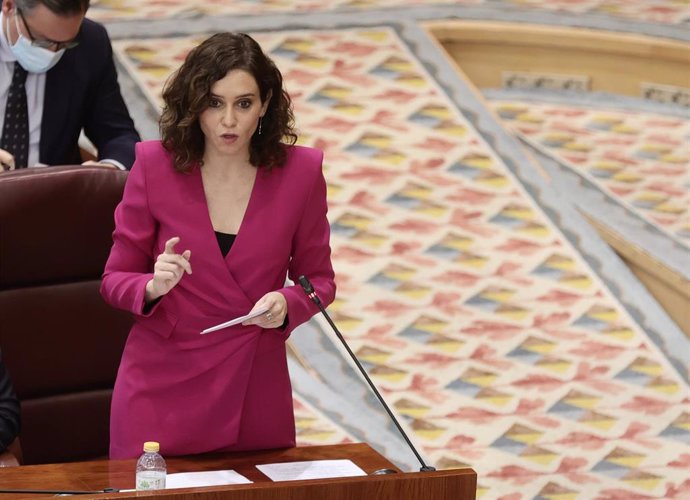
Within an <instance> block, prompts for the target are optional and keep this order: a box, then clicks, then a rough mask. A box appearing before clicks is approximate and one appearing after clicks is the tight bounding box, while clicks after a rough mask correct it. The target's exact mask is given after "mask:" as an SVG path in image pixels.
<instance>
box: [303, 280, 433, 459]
mask: <svg viewBox="0 0 690 500" xmlns="http://www.w3.org/2000/svg"><path fill="white" fill-rule="evenodd" d="M308 295H309V298H311V299H312V301H313V302H314V303H315V304H316V305H317V306H318V307H319V310H320V311H321V313H322V314H323V315H324V316H325V318H326V321H328V324H329V325H331V328H333V331H334V332H335V334H336V335H337V337H338V339H340V342H341V343H342V344H343V346H345V349H347V352H348V354H349V355H350V357H351V358H352V360H353V361H354V362H355V364H356V365H357V368H359V371H360V373H361V374H362V376H363V377H364V379H365V380H366V381H367V383H368V384H369V388H370V389H371V390H372V391H374V394H376V397H377V398H378V400H379V402H380V403H381V405H383V408H384V409H385V410H386V412H387V413H388V416H389V417H390V418H391V420H392V421H393V423H394V424H395V426H396V427H397V428H398V431H399V432H400V435H401V436H402V437H403V438H404V439H405V441H406V442H407V445H408V446H409V447H410V449H411V450H412V452H413V453H414V454H415V456H416V457H417V460H419V463H420V464H422V468H421V469H420V471H422V472H426V471H434V470H436V469H435V468H434V467H432V466H429V465H427V464H425V463H424V460H422V457H421V455H420V454H419V453H418V452H417V449H416V448H415V447H414V445H413V444H412V441H410V438H409V437H407V434H406V433H405V431H404V430H403V428H402V426H401V425H400V423H399V422H398V419H397V418H395V415H393V412H392V411H391V409H390V408H389V407H388V405H387V404H386V401H385V400H384V399H383V397H382V396H381V394H380V393H379V391H378V389H376V386H375V385H374V383H373V382H372V381H371V379H370V378H369V375H368V374H367V372H366V370H365V369H364V367H363V366H362V365H361V363H360V362H359V360H358V359H357V356H355V353H353V352H352V350H351V349H350V346H349V345H348V344H347V342H346V341H345V339H344V338H343V336H342V334H341V333H340V330H338V327H337V326H335V323H333V320H332V319H331V317H330V316H329V314H328V313H327V312H326V309H325V308H324V307H323V305H322V304H321V300H320V299H319V297H318V296H317V295H316V293H315V292H312V293H310V294H308Z"/></svg>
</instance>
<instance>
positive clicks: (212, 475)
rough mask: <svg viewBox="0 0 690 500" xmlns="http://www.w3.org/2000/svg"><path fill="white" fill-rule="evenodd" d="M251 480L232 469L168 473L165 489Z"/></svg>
mask: <svg viewBox="0 0 690 500" xmlns="http://www.w3.org/2000/svg"><path fill="white" fill-rule="evenodd" d="M249 483H251V481H250V480H249V479H247V478H246V477H244V476H243V475H242V474H238V473H237V472H235V471H234V470H209V471H202V472H179V473H177V474H168V475H167V476H166V478H165V489H166V490H169V489H172V488H192V487H194V486H220V485H223V484H249Z"/></svg>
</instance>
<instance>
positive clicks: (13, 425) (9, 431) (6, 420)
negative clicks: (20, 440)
mask: <svg viewBox="0 0 690 500" xmlns="http://www.w3.org/2000/svg"><path fill="white" fill-rule="evenodd" d="M19 429H20V420H19V400H18V399H17V396H16V395H15V393H14V389H13V388H12V382H11V381H10V377H9V374H8V373H7V370H6V369H5V364H4V363H3V362H2V361H0V452H2V451H5V450H6V449H7V447H8V446H9V445H10V444H12V441H14V439H15V438H16V437H17V435H18V434H19Z"/></svg>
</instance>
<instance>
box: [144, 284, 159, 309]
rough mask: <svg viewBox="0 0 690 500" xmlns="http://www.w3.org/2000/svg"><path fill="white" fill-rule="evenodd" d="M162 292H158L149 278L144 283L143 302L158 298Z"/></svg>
mask: <svg viewBox="0 0 690 500" xmlns="http://www.w3.org/2000/svg"><path fill="white" fill-rule="evenodd" d="M161 295H162V294H160V293H158V292H157V291H156V289H155V287H154V286H153V279H150V280H149V281H148V282H147V283H146V288H145V289H144V302H146V303H150V302H153V301H154V300H156V299H158V298H159V297H160V296H161Z"/></svg>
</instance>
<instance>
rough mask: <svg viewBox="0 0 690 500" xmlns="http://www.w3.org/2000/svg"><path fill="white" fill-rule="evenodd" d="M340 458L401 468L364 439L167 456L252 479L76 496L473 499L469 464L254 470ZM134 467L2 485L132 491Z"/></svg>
mask: <svg viewBox="0 0 690 500" xmlns="http://www.w3.org/2000/svg"><path fill="white" fill-rule="evenodd" d="M343 458H347V459H350V460H352V461H353V462H354V463H356V464H357V465H358V466H359V467H360V468H361V469H362V470H364V472H366V473H368V474H371V473H372V472H374V471H375V470H378V469H384V468H389V469H395V470H399V469H397V468H396V467H395V466H394V465H393V464H391V463H390V462H389V461H388V460H386V459H385V458H384V457H383V456H381V455H379V454H378V453H377V452H376V451H374V450H373V449H372V448H370V447H369V446H368V445H366V444H346V445H335V446H309V447H301V448H290V449H285V450H269V451H259V452H244V453H232V454H217V455H200V456H190V457H170V458H168V459H166V461H167V464H168V473H174V472H193V471H204V470H223V469H232V470H235V471H236V472H238V473H240V474H242V475H243V476H245V477H246V478H248V479H249V480H250V481H253V483H252V484H236V485H227V486H211V487H207V488H185V489H174V490H162V491H160V490H159V491H154V492H122V493H103V494H100V495H80V496H78V497H74V498H75V499H77V498H78V499H82V498H99V499H101V498H113V499H118V500H119V499H126V498H139V497H142V496H149V495H150V496H154V497H158V498H166V499H177V500H183V499H184V500H186V499H220V498H224V499H232V500H269V499H270V500H275V499H286V500H297V499H304V500H307V499H314V500H388V499H390V500H407V499H409V500H426V499H429V500H432V499H433V500H466V499H467V500H474V499H475V497H476V487H477V475H476V473H475V472H474V471H473V470H472V469H456V470H445V471H436V472H408V473H402V472H398V473H397V474H388V475H369V476H361V477H349V478H335V479H316V480H308V481H284V482H272V481H270V480H269V479H268V478H267V477H266V476H264V475H263V474H262V473H261V472H259V470H258V469H257V468H256V467H255V466H256V465H258V464H267V463H277V462H293V461H303V460H321V459H343ZM135 464H136V460H111V461H108V460H101V461H92V462H74V463H66V464H50V465H28V466H22V467H7V468H1V469H0V489H41V490H45V489H51V490H102V489H105V488H117V489H130V488H133V487H134V469H135ZM10 498H12V499H15V498H36V495H35V494H34V495H29V494H3V495H0V500H4V499H10Z"/></svg>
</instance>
